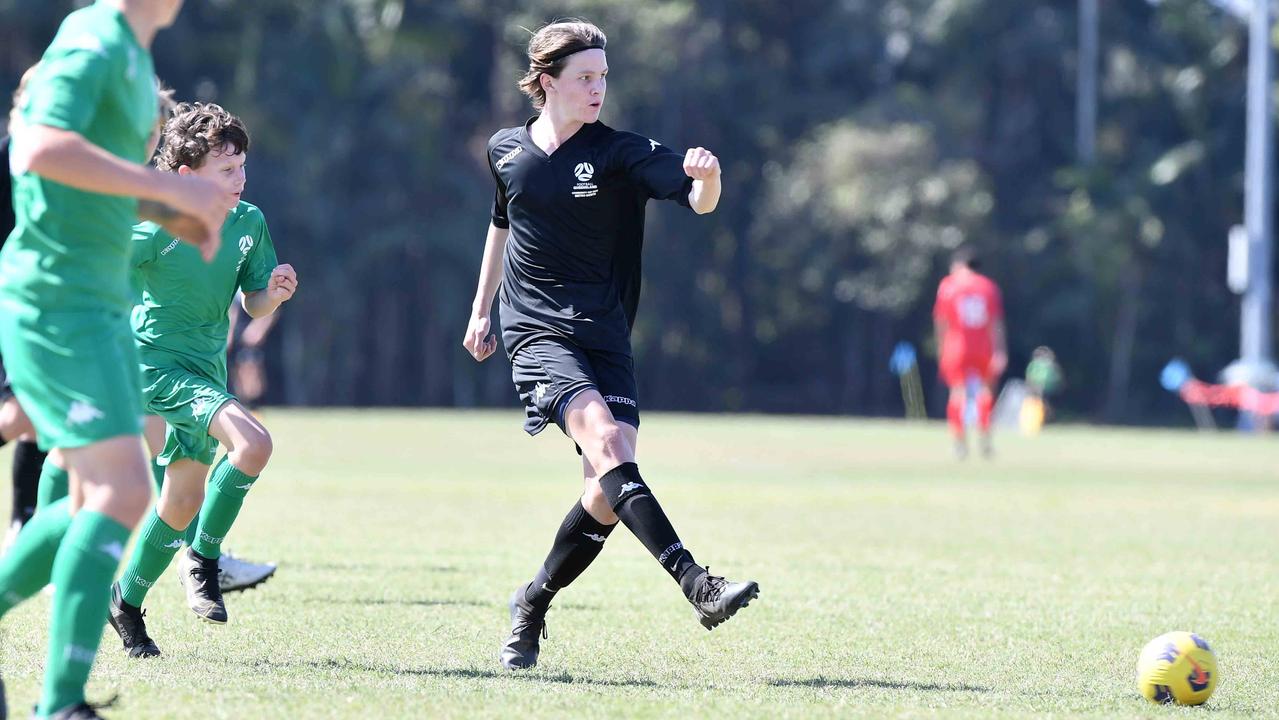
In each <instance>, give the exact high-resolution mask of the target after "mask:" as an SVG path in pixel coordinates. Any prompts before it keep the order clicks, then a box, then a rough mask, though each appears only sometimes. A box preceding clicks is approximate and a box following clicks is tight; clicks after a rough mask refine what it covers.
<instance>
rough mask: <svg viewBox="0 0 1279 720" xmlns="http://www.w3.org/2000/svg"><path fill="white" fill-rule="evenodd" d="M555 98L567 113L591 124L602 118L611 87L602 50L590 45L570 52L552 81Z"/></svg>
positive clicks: (570, 116)
mask: <svg viewBox="0 0 1279 720" xmlns="http://www.w3.org/2000/svg"><path fill="white" fill-rule="evenodd" d="M551 83H552V86H553V87H554V90H553V91H548V92H547V95H548V99H549V97H550V96H551V95H552V93H553V94H554V99H553V102H555V103H556V104H557V105H558V107H559V109H560V110H561V111H562V112H564V114H565V116H567V117H569V118H572V119H573V120H578V121H580V122H582V123H585V124H588V125H589V124H590V123H593V122H595V121H596V120H599V119H600V109H601V108H603V106H604V94H605V93H606V92H607V91H608V59H607V57H606V56H605V55H604V51H603V50H599V49H596V48H591V49H590V50H583V51H582V52H579V53H575V54H573V55H570V56H569V58H568V62H567V63H565V65H564V70H563V72H561V73H560V76H559V77H558V78H554V79H553V80H552V81H551Z"/></svg>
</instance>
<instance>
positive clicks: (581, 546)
mask: <svg viewBox="0 0 1279 720" xmlns="http://www.w3.org/2000/svg"><path fill="white" fill-rule="evenodd" d="M615 527H617V526H616V525H605V524H603V523H601V522H599V521H598V520H596V519H595V518H593V517H591V514H590V513H588V512H586V508H584V507H582V503H581V501H578V502H574V503H573V507H572V509H570V510H569V511H568V515H565V516H564V522H563V523H561V524H560V529H559V532H557V533H555V543H554V544H553V545H551V552H550V553H548V554H547V555H546V561H545V562H543V563H542V567H541V568H540V569H539V570H538V571H537V577H535V578H533V582H532V583H530V584H529V586H528V587H527V588H526V589H525V590H524V599H525V600H527V601H528V602H529V604H531V605H532V606H533V607H535V608H543V609H545V608H548V607H550V605H551V600H552V599H553V598H554V597H555V593H557V592H559V591H560V590H563V589H564V588H566V587H568V586H569V583H571V582H573V581H574V580H576V579H577V577H578V576H579V575H581V574H582V572H583V571H584V570H586V568H587V567H588V566H589V565H590V564H591V563H592V562H593V561H594V560H595V558H596V557H598V556H599V554H600V551H601V550H603V549H604V541H605V540H607V539H608V535H609V533H611V532H613V528H615Z"/></svg>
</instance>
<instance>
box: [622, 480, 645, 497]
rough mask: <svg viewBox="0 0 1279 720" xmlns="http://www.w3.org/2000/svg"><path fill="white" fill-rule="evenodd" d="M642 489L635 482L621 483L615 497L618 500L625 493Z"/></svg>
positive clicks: (640, 484) (641, 485) (640, 485)
mask: <svg viewBox="0 0 1279 720" xmlns="http://www.w3.org/2000/svg"><path fill="white" fill-rule="evenodd" d="M642 487H644V485H643V484H642V483H637V482H628V483H622V487H621V488H620V489H619V490H618V491H617V496H618V497H619V498H620V497H622V496H623V495H625V494H626V493H628V492H630V491H632V490H639V489H640V488H642Z"/></svg>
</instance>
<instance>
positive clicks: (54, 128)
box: [0, 0, 221, 718]
mask: <svg viewBox="0 0 1279 720" xmlns="http://www.w3.org/2000/svg"><path fill="white" fill-rule="evenodd" d="M181 5H182V2H181V0H101V1H100V2H98V3H96V4H94V5H90V6H89V7H86V8H84V9H82V10H78V11H76V12H74V13H72V14H71V15H69V16H68V17H67V18H66V20H64V21H63V23H62V25H61V27H60V28H59V30H58V33H57V35H56V36H55V37H54V39H53V42H52V43H51V44H50V46H49V48H48V49H47V50H46V51H45V53H44V55H43V57H42V58H41V61H40V66H39V68H38V69H37V70H36V73H35V75H34V76H33V77H32V78H31V81H30V82H29V83H28V86H27V89H26V95H25V97H24V100H23V106H22V107H21V108H20V109H19V111H18V114H17V118H18V120H19V122H18V123H17V126H16V127H13V128H10V130H11V132H12V134H13V138H12V144H11V147H10V174H11V175H12V177H13V199H14V211H15V212H14V214H15V227H14V230H13V232H12V233H11V234H10V236H9V238H8V240H7V241H6V242H5V244H4V250H3V251H0V353H2V354H3V356H4V358H5V369H6V371H7V373H8V376H9V381H10V383H11V384H12V386H13V391H14V394H15V396H16V397H17V399H18V401H19V402H20V403H21V405H22V407H23V409H24V410H25V411H26V413H27V415H28V416H29V417H30V419H31V421H32V424H33V425H34V426H35V430H36V433H37V435H38V436H39V442H40V446H41V447H42V448H44V449H50V448H56V449H59V450H61V451H62V455H63V458H64V459H65V461H66V463H67V465H68V469H69V470H70V476H71V477H70V494H69V496H68V497H66V498H64V499H62V500H60V501H58V502H55V503H53V504H51V505H50V506H49V507H46V508H43V509H42V510H41V511H40V512H37V513H36V515H35V516H34V517H33V518H32V520H31V522H29V523H27V526H26V527H25V528H24V529H23V531H22V533H20V534H19V536H18V538H17V541H16V542H15V543H14V545H13V547H12V548H10V550H9V552H8V553H7V554H6V555H5V556H4V557H3V558H0V616H3V615H4V614H6V613H7V612H8V611H9V610H10V609H12V608H13V607H14V606H15V605H17V604H18V603H19V602H21V601H22V600H24V599H26V598H27V597H30V596H31V595H32V594H34V593H35V592H36V591H38V590H39V589H40V588H42V587H44V586H45V585H46V584H48V583H50V582H52V583H53V584H54V585H56V586H57V588H58V591H57V593H56V594H55V596H54V599H53V602H52V607H51V611H50V622H49V654H48V659H47V661H46V663H45V668H44V673H45V676H44V687H43V690H42V694H41V697H40V701H39V704H38V706H37V709H36V716H37V717H40V718H47V717H55V718H96V717H98V715H97V713H96V711H95V710H94V709H93V708H92V707H90V706H89V705H88V704H86V703H85V697H84V686H85V683H86V681H87V680H88V676H89V672H90V670H91V668H92V665H93V660H94V657H95V656H96V654H97V650H98V644H99V642H100V641H101V637H102V625H103V623H104V622H105V620H106V616H107V606H108V604H109V600H110V596H109V593H108V588H109V587H110V584H111V579H112V577H113V576H114V574H115V570H116V567H117V566H118V564H119V562H120V560H121V557H122V555H123V552H124V546H125V544H126V543H127V542H128V540H129V534H130V532H131V530H132V528H133V527H134V526H135V525H136V524H137V522H138V520H139V519H140V518H141V517H142V514H143V513H144V512H145V510H146V507H147V503H148V501H149V500H150V481H149V479H148V475H149V473H148V472H147V465H146V457H145V455H144V454H143V453H142V443H141V440H140V437H139V435H140V424H139V417H140V415H141V410H142V408H141V397H140V395H141V393H140V390H141V388H140V378H139V374H138V369H137V367H138V366H137V351H136V349H135V348H134V346H133V342H132V336H131V334H130V332H129V326H128V313H129V309H130V308H129V296H130V293H129V249H130V236H131V226H132V225H133V223H134V222H135V220H134V218H136V217H138V216H139V215H142V216H144V217H152V218H155V219H157V220H162V221H163V222H165V223H167V225H166V226H167V227H172V228H174V230H175V232H180V233H181V234H182V235H183V237H185V238H186V239H187V241H189V242H191V243H193V244H196V245H197V246H199V247H200V248H201V250H202V252H203V253H204V254H206V255H207V256H208V257H212V255H213V253H214V251H216V249H217V244H218V243H219V242H220V236H219V235H218V233H217V228H218V227H219V225H220V223H221V213H220V212H219V210H218V200H219V198H218V196H217V195H218V193H217V187H216V185H215V184H213V183H210V182H209V181H207V180H205V179H202V178H190V177H175V176H173V175H171V174H167V173H162V172H159V171H157V170H155V169H153V168H148V167H146V166H145V165H144V164H143V163H145V161H146V160H147V157H146V154H147V140H148V137H149V136H150V134H151V132H152V129H153V127H154V125H155V121H156V102H155V97H156V88H155V83H154V71H153V69H152V61H151V54H150V51H149V49H148V48H149V47H150V44H151V41H152V39H153V38H154V37H155V34H156V33H157V32H158V31H159V30H160V29H161V28H164V27H167V26H168V25H170V24H172V22H173V19H174V18H175V17H176V15H177V13H178V10H179V9H180V7H181Z"/></svg>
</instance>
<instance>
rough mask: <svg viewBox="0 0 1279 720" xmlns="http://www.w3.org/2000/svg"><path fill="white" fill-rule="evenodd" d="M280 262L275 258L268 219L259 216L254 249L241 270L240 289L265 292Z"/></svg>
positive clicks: (248, 291) (247, 291)
mask: <svg viewBox="0 0 1279 720" xmlns="http://www.w3.org/2000/svg"><path fill="white" fill-rule="evenodd" d="M276 265H279V261H278V260H277V259H276V257H275V245H274V244H273V243H272V242H271V231H270V230H268V229H267V226H266V218H264V217H261V216H259V222H258V231H257V233H256V234H255V236H254V238H253V249H252V250H250V251H249V257H248V259H246V260H245V261H244V266H243V267H241V268H240V289H241V290H243V291H244V292H246V293H251V292H257V291H258V290H263V289H265V288H266V286H267V285H268V284H269V283H270V282H271V271H272V270H275V266H276Z"/></svg>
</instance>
